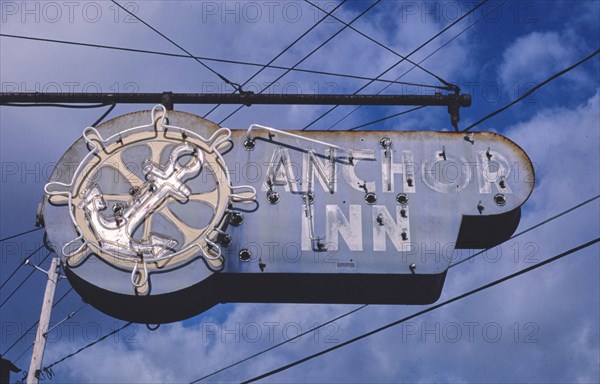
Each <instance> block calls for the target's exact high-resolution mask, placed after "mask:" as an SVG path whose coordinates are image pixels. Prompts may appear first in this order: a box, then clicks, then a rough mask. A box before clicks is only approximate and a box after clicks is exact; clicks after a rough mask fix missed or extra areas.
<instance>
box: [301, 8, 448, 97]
mask: <svg viewBox="0 0 600 384" xmlns="http://www.w3.org/2000/svg"><path fill="white" fill-rule="evenodd" d="M304 1H305V2H306V3H308V4H310V5H311V6H313V7H315V8H316V9H318V10H320V11H321V12H325V10H324V9H322V8H321V7H319V6H318V5H317V4H314V3H312V2H310V1H309V0H304ZM331 17H332V18H333V19H334V20H337V21H339V22H340V23H342V24H346V23H345V22H344V21H343V20H340V19H339V18H337V17H336V16H334V15H331ZM348 27H349V28H350V29H351V30H353V31H354V32H356V33H358V34H359V35H361V36H362V37H364V38H366V39H367V40H369V41H370V42H372V43H374V44H376V45H378V46H380V47H381V48H383V49H385V50H386V51H388V52H391V53H393V54H394V55H396V56H398V57H400V58H402V59H404V60H406V61H408V62H409V63H410V64H413V68H415V67H418V68H419V69H421V70H422V71H423V72H425V73H427V74H429V75H431V76H433V77H434V78H435V79H436V80H437V81H439V82H440V83H442V84H444V85H445V86H446V87H445V88H442V87H440V88H442V89H445V90H447V91H456V90H457V89H458V86H457V85H455V84H452V83H450V82H448V81H446V80H444V79H443V78H442V77H441V76H438V75H436V74H435V73H433V72H431V71H430V70H428V69H426V68H423V67H422V66H421V65H420V64H419V63H415V62H414V61H412V60H410V59H409V58H408V57H404V56H402V55H401V54H399V53H398V52H397V51H395V50H393V49H392V48H390V47H388V46H387V45H385V44H383V43H380V42H379V41H377V40H375V39H374V38H372V37H371V36H369V35H367V34H365V33H363V32H361V31H359V30H358V29H356V28H355V27H352V26H348Z"/></svg>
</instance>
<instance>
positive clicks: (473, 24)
mask: <svg viewBox="0 0 600 384" xmlns="http://www.w3.org/2000/svg"><path fill="white" fill-rule="evenodd" d="M506 1H507V0H503V1H502V2H500V3H498V5H496V6H495V7H493V8H492V9H490V10H489V11H487V12H486V13H485V14H483V15H482V16H481V17H480V18H479V19H477V20H475V21H474V22H473V23H471V24H470V25H469V26H467V27H466V28H464V29H463V30H462V31H460V32H459V33H457V34H456V35H454V37H452V38H451V39H449V40H448V41H446V42H445V43H444V44H442V45H441V46H440V47H439V48H437V49H436V50H435V51H433V52H431V53H430V54H429V55H427V56H425V58H423V60H421V61H419V62H418V63H417V64H422V63H423V62H425V60H427V59H429V58H430V57H431V56H433V55H435V54H436V53H438V52H439V51H441V50H442V49H444V48H446V47H447V46H448V45H449V44H450V43H452V42H453V41H454V40H456V39H457V38H458V37H460V36H461V35H462V34H464V33H465V32H467V31H468V30H469V29H471V28H472V27H473V26H475V25H476V24H478V23H479V22H480V21H481V20H483V19H485V18H486V17H487V16H488V15H489V14H491V13H492V12H494V11H496V9H498V8H500V7H501V6H502V5H503V4H504V3H506ZM416 67H417V66H416V65H413V66H412V68H410V69H408V70H407V71H406V72H404V73H402V74H401V75H400V76H398V77H397V78H396V81H398V80H400V79H401V78H403V77H404V76H406V75H407V74H408V73H410V72H411V71H412V70H413V69H415V68H416ZM391 84H392V83H389V84H388V85H386V86H385V87H383V88H382V89H381V90H380V91H379V92H377V93H376V94H377V95H379V94H380V93H382V92H383V91H385V90H386V89H388V88H389V87H390V85H391ZM360 108H362V106H358V107H356V108H354V109H352V110H351V111H350V112H348V113H347V114H345V115H344V116H343V117H342V118H341V119H339V120H338V121H336V122H335V123H333V124H332V125H330V126H329V128H327V131H331V130H332V128H333V127H335V126H336V125H338V124H339V123H341V122H342V121H344V120H346V119H347V118H348V117H349V116H350V115H352V114H353V113H354V112H356V111H358V110H359V109H360ZM375 122H378V121H375ZM375 122H374V123H375Z"/></svg>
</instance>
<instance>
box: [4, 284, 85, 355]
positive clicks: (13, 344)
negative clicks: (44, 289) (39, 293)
mask: <svg viewBox="0 0 600 384" xmlns="http://www.w3.org/2000/svg"><path fill="white" fill-rule="evenodd" d="M71 291H73V287H71V288H69V290H68V291H66V292H65V293H64V294H63V295H62V296H61V297H60V298H59V299H58V300H57V301H56V302H55V303H54V304H53V305H52V308H53V309H54V308H55V307H56V306H57V305H58V304H60V302H61V301H63V299H64V298H65V297H66V296H67V295H68V294H69V293H71ZM39 322H40V321H39V320H37V321H36V322H35V323H33V324H32V325H31V327H29V329H27V330H26V331H25V332H23V333H22V334H21V336H20V337H19V338H18V339H17V341H15V342H14V343H12V345H11V346H10V347H8V349H7V350H6V351H4V353H3V354H2V355H3V356H6V354H7V353H9V352H10V351H11V350H12V349H13V348H14V347H15V346H16V345H17V344H18V343H19V341H21V340H23V338H24V337H25V336H26V335H28V334H29V332H31V330H32V329H33V328H34V327H35V326H36V325H38V324H39Z"/></svg>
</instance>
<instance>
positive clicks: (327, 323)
mask: <svg viewBox="0 0 600 384" xmlns="http://www.w3.org/2000/svg"><path fill="white" fill-rule="evenodd" d="M367 305H368V304H363V305H361V306H360V307H357V308H355V309H353V310H352V311H349V312H346V313H344V314H342V315H340V316H338V317H336V318H333V319H331V320H329V321H327V322H325V323H323V324H319V325H317V326H315V327H313V328H311V329H308V330H306V331H304V332H302V333H300V334H298V335H296V336H294V337H292V338H290V339H286V340H284V341H282V342H280V343H278V344H275V345H273V346H271V347H269V348H267V349H263V350H262V351H260V352H257V353H255V354H253V355H250V356H248V357H246V358H244V359H242V360H238V361H236V362H235V363H233V364H229V365H228V366H226V367H223V368H221V369H219V370H217V371H214V372H212V373H210V374H208V375H206V376H203V377H201V378H199V379H196V380H194V381H192V382H190V384H195V383H198V382H200V381H202V380H204V379H208V378H209V377H212V376H214V375H216V374H217V373H221V372H223V371H225V370H227V369H229V368H232V367H235V366H236V365H238V364H241V363H243V362H246V361H248V360H251V359H254V358H255V357H258V356H260V355H262V354H264V353H267V352H269V351H270V350H273V349H275V348H277V347H280V346H282V345H283V344H286V343H289V342H291V341H294V340H296V339H299V338H300V337H302V336H304V335H306V334H309V333H312V332H314V331H316V330H317V329H319V328H322V327H324V326H326V325H329V324H331V323H333V322H334V321H337V320H341V319H343V318H344V317H346V316H350V315H351V314H353V313H355V312H358V311H360V310H361V309H363V308H364V307H366V306H367Z"/></svg>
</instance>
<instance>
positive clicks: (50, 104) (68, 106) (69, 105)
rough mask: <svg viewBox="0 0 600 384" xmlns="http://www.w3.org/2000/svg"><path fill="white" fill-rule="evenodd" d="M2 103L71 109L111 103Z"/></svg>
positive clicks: (102, 105)
mask: <svg viewBox="0 0 600 384" xmlns="http://www.w3.org/2000/svg"><path fill="white" fill-rule="evenodd" d="M0 105H6V106H8V107H58V108H71V109H88V108H102V107H106V106H108V105H110V104H108V103H100V104H87V105H77V104H60V103H6V102H4V101H0Z"/></svg>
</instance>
